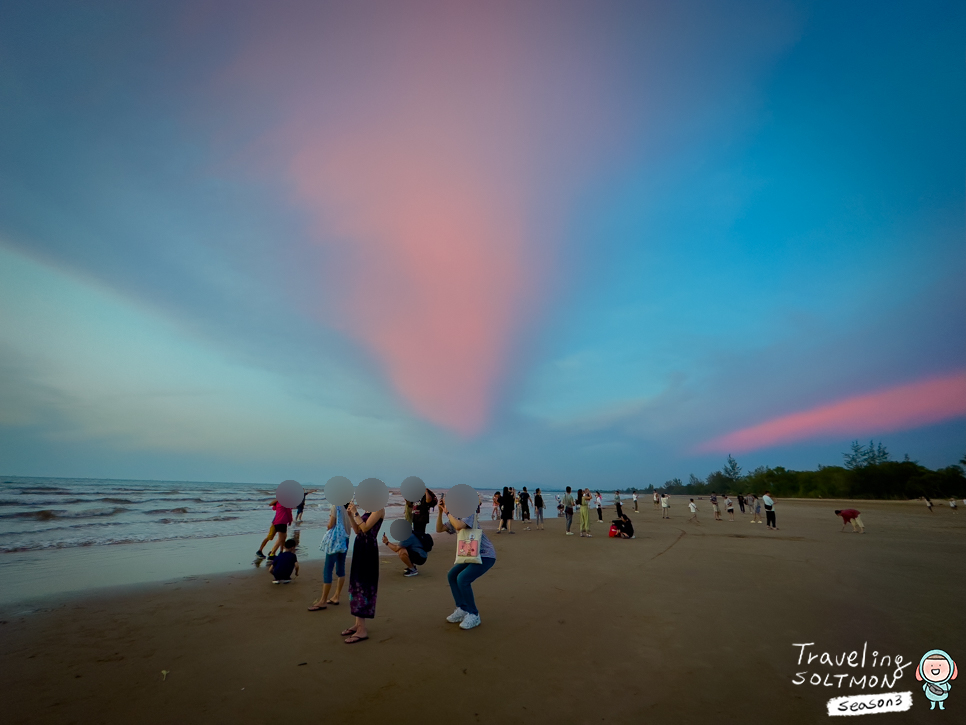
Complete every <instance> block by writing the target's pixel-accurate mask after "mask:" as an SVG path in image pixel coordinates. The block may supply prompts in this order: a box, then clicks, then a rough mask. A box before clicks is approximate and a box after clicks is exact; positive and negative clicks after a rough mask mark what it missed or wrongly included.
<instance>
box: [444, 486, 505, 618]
mask: <svg viewBox="0 0 966 725" xmlns="http://www.w3.org/2000/svg"><path fill="white" fill-rule="evenodd" d="M444 515H445V516H446V521H445V523H444V521H443V516H444ZM479 515H480V509H479V507H477V509H476V513H475V514H472V515H471V516H467V517H466V518H464V519H458V518H456V517H455V516H453V514H451V513H450V512H449V511H447V510H446V502H445V501H440V502H439V513H438V514H437V517H436V531H438V532H440V533H442V532H444V531H445V532H447V533H449V534H455V533H456V532H457V531H459V530H460V529H466V528H472V527H474V526H476V519H477V517H478V516H479ZM480 562H481V563H479V564H454V565H453V568H452V569H450V570H449V573H448V574H447V575H446V578H447V580H449V588H450V591H451V592H452V593H453V601H454V602H455V603H456V609H454V610H453V613H452V614H451V615H449V616H448V617H447V618H446V621H447V622H450V623H451V624H457V623H459V625H460V629H473V628H474V627H478V626H479V625H480V624H481V621H482V620H481V619H480V610H479V609H477V608H476V598H475V597H474V596H473V582H475V581H476V580H477V579H479V578H480V577H481V576H483V575H484V574H486V572H488V571H489V570H490V569H492V568H493V565H494V564H496V549H495V548H493V542H491V541H490V540H489V539H488V538H487V537H486V534H483V535H482V536H481V538H480Z"/></svg>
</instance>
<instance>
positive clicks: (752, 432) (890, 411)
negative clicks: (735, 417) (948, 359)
mask: <svg viewBox="0 0 966 725" xmlns="http://www.w3.org/2000/svg"><path fill="white" fill-rule="evenodd" d="M964 416H966V371H961V372H958V373H954V374H951V375H946V376H943V377H934V378H929V379H927V380H920V381H918V382H915V383H909V384H906V385H899V386H896V387H893V388H888V389H886V390H880V391H878V392H875V393H869V394H867V395H857V396H854V397H850V398H846V399H845V400H840V401H839V402H837V403H830V404H827V405H820V406H818V407H815V408H811V409H810V410H805V411H802V412H799V413H793V414H791V415H785V416H781V417H778V418H773V419H772V420H769V421H766V422H764V423H760V424H759V425H755V426H751V427H750V428H743V429H741V430H738V431H734V432H732V433H728V434H726V435H723V436H720V437H718V438H714V439H712V440H710V441H707V442H705V443H703V444H701V445H700V446H698V447H697V449H696V451H695V452H697V453H744V452H747V451H754V450H758V449H761V448H769V447H771V446H777V445H780V444H783V443H794V442H797V441H803V440H808V439H812V438H820V437H826V436H856V435H866V434H870V433H889V432H893V431H900V430H909V429H911V428H918V427H920V426H924V425H930V424H933V423H941V422H943V421H946V420H952V419H954V418H960V417H964Z"/></svg>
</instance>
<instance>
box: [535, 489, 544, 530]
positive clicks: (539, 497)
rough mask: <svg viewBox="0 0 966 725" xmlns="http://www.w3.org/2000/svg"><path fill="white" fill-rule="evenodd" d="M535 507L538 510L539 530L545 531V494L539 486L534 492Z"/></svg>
mask: <svg viewBox="0 0 966 725" xmlns="http://www.w3.org/2000/svg"><path fill="white" fill-rule="evenodd" d="M533 508H534V509H536V511H537V531H543V494H542V493H540V489H539V488H538V489H537V491H536V493H534V494H533Z"/></svg>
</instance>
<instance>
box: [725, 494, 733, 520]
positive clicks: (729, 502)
mask: <svg viewBox="0 0 966 725" xmlns="http://www.w3.org/2000/svg"><path fill="white" fill-rule="evenodd" d="M725 510H726V511H727V512H728V521H734V520H735V504H734V502H733V501H732V500H731V496H727V495H726V496H725Z"/></svg>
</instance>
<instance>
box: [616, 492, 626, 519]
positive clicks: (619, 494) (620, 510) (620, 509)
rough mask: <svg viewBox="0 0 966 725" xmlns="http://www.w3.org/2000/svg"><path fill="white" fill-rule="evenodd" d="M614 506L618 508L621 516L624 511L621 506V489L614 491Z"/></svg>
mask: <svg viewBox="0 0 966 725" xmlns="http://www.w3.org/2000/svg"><path fill="white" fill-rule="evenodd" d="M614 508H615V509H617V518H620V517H621V514H623V513H624V509H623V507H622V506H621V492H620V491H614Z"/></svg>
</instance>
